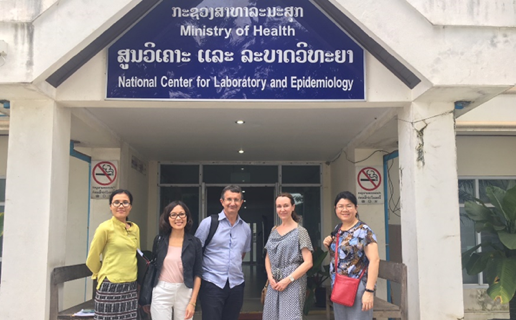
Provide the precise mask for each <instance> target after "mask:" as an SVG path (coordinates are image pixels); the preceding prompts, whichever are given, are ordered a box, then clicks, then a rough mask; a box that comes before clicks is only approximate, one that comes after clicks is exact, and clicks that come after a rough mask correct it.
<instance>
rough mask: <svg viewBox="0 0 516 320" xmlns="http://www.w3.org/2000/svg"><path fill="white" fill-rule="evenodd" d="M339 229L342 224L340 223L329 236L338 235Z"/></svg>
mask: <svg viewBox="0 0 516 320" xmlns="http://www.w3.org/2000/svg"><path fill="white" fill-rule="evenodd" d="M341 227H342V222H341V223H339V224H338V225H337V226H336V227H335V229H333V232H332V233H330V235H331V236H332V237H335V235H336V234H337V233H339V230H340V228H341Z"/></svg>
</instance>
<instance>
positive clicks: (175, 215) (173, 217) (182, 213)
mask: <svg viewBox="0 0 516 320" xmlns="http://www.w3.org/2000/svg"><path fill="white" fill-rule="evenodd" d="M178 217H179V218H181V219H183V218H184V217H186V213H184V212H181V213H178V214H171V215H170V218H172V219H177V218H178Z"/></svg>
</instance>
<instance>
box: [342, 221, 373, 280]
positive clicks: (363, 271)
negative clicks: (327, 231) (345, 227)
mask: <svg viewBox="0 0 516 320" xmlns="http://www.w3.org/2000/svg"><path fill="white" fill-rule="evenodd" d="M339 236H340V230H339V231H338V232H337V241H336V242H335V273H337V267H338V265H339V264H338V257H339V247H340V245H339ZM366 269H367V268H364V269H363V270H362V272H361V273H360V277H359V278H358V280H360V279H362V276H363V275H364V273H365V271H366Z"/></svg>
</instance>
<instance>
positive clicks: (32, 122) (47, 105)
mask: <svg viewBox="0 0 516 320" xmlns="http://www.w3.org/2000/svg"><path fill="white" fill-rule="evenodd" d="M70 118H71V116H70V110H69V109H67V108H62V107H59V106H57V105H56V103H55V102H54V101H11V115H10V129H9V149H8V159H7V175H6V179H7V180H6V182H7V185H6V201H5V221H4V222H5V225H4V229H5V232H4V242H3V261H2V284H1V288H0V319H9V320H17V319H20V320H25V319H31V320H47V319H48V317H49V303H50V302H49V299H50V287H49V284H50V273H51V272H52V270H53V268H54V267H57V266H62V265H64V262H65V242H66V241H65V240H66V217H67V202H68V176H69V154H70V152H69V148H70Z"/></svg>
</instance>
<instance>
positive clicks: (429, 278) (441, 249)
mask: <svg viewBox="0 0 516 320" xmlns="http://www.w3.org/2000/svg"><path fill="white" fill-rule="evenodd" d="M453 110H454V108H453V103H431V104H424V103H418V102H414V103H412V104H411V105H410V106H407V107H405V108H404V109H402V111H400V113H399V115H398V135H399V165H400V194H401V234H402V241H403V248H402V252H403V262H404V263H405V264H406V265H407V268H408V304H409V316H408V319H411V320H418V319H421V320H435V319H440V320H447V319H449V320H452V319H453V320H457V319H462V318H463V316H464V304H463V293H462V266H461V252H460V220H459V206H458V180H457V179H458V176H457V159H456V158H457V157H456V148H455V132H454V115H453Z"/></svg>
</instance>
